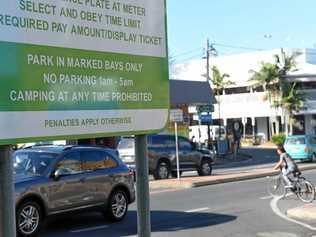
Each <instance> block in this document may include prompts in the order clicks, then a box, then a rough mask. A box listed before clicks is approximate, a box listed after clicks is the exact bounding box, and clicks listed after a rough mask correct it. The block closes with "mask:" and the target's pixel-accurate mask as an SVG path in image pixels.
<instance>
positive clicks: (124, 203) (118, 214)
mask: <svg viewBox="0 0 316 237" xmlns="http://www.w3.org/2000/svg"><path fill="white" fill-rule="evenodd" d="M127 210H128V199H127V195H126V193H125V192H124V191H123V190H115V191H113V192H112V194H111V196H110V198H109V202H108V208H107V211H106V213H105V214H106V216H107V217H108V218H109V219H110V220H111V221H115V222H116V221H121V220H122V219H123V218H124V217H125V215H126V213H127Z"/></svg>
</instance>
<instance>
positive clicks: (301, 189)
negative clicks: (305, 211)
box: [268, 171, 315, 202]
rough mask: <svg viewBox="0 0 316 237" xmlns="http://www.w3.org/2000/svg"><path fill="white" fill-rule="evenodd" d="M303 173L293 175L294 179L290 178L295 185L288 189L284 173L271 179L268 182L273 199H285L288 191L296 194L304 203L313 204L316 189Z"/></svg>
mask: <svg viewBox="0 0 316 237" xmlns="http://www.w3.org/2000/svg"><path fill="white" fill-rule="evenodd" d="M301 174H302V173H301V172H299V171H298V172H295V173H293V178H289V179H290V181H291V182H292V184H293V188H286V187H285V186H286V185H285V180H284V179H283V176H282V173H281V172H280V174H278V175H276V176H273V177H270V179H269V181H268V192H269V194H270V195H272V196H273V197H281V198H284V197H285V195H286V194H287V192H288V191H291V192H292V193H294V194H296V196H297V197H298V198H299V199H300V200H301V201H303V202H312V201H313V200H314V198H315V187H314V186H313V185H312V183H311V182H310V181H308V180H306V178H304V177H303V176H302V175H301Z"/></svg>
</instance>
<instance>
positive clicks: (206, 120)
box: [199, 114, 213, 123]
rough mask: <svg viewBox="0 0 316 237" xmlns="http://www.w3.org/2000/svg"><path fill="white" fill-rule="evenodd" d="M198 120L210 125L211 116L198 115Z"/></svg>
mask: <svg viewBox="0 0 316 237" xmlns="http://www.w3.org/2000/svg"><path fill="white" fill-rule="evenodd" d="M199 119H200V121H201V122H202V123H211V122H212V121H213V120H212V114H200V115H199Z"/></svg>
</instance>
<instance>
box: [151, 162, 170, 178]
mask: <svg viewBox="0 0 316 237" xmlns="http://www.w3.org/2000/svg"><path fill="white" fill-rule="evenodd" d="M169 174H170V166H169V164H168V163H167V162H165V161H160V162H159V163H158V165H157V168H156V170H155V172H154V178H155V179H168V178H169Z"/></svg>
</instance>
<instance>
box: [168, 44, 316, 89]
mask: <svg viewBox="0 0 316 237" xmlns="http://www.w3.org/2000/svg"><path fill="white" fill-rule="evenodd" d="M284 50H285V52H286V53H287V54H290V53H291V52H294V51H295V52H297V50H298V49H284ZM280 52H281V51H280V49H274V50H266V51H255V52H249V53H242V54H234V55H224V56H219V57H212V58H211V60H210V64H211V66H213V65H215V66H217V67H218V69H219V70H220V72H221V73H226V74H228V75H229V76H230V77H229V80H230V81H233V82H235V84H234V85H231V86H229V87H243V86H250V85H252V82H250V81H249V79H250V78H251V75H252V73H251V72H252V71H258V70H260V67H261V63H262V62H271V63H274V62H275V59H274V55H276V54H280ZM300 52H301V54H300V55H299V56H298V57H297V59H296V61H297V71H296V72H292V73H290V76H289V77H291V76H292V77H295V78H301V79H300V81H314V80H315V79H314V78H315V77H316V75H315V74H316V56H315V55H316V50H315V49H301V50H300ZM170 72H171V78H172V79H173V78H181V79H183V80H205V77H204V75H205V73H206V60H205V59H198V60H192V61H188V62H185V63H180V64H175V65H173V66H172V67H171V69H170ZM210 74H211V73H210ZM210 76H212V75H210Z"/></svg>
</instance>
